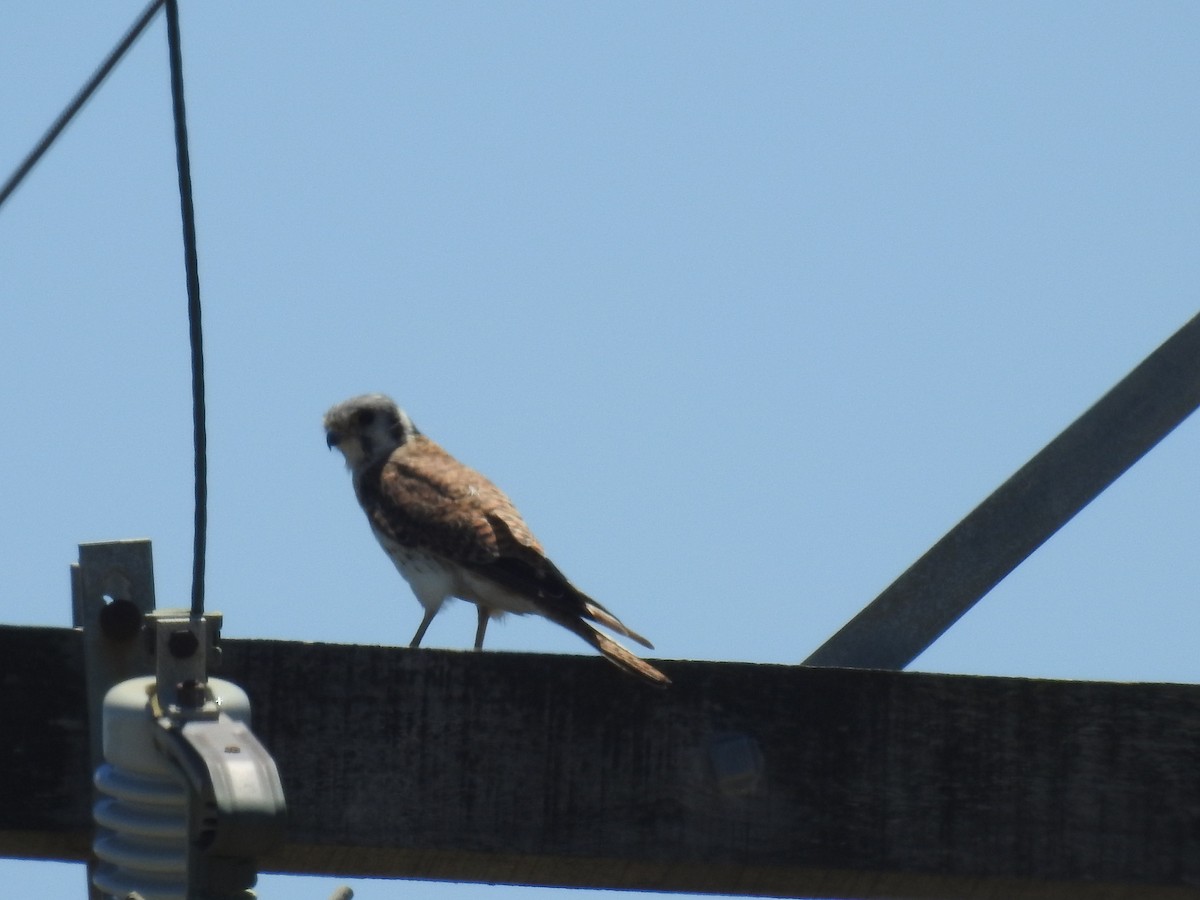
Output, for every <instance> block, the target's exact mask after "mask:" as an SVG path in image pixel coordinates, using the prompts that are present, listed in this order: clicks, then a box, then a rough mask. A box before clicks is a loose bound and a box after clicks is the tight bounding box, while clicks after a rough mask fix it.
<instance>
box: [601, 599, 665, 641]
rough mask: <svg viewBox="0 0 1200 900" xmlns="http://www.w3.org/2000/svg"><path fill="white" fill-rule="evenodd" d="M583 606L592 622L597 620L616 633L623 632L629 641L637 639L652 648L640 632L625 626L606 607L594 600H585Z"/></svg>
mask: <svg viewBox="0 0 1200 900" xmlns="http://www.w3.org/2000/svg"><path fill="white" fill-rule="evenodd" d="M583 608H584V610H585V612H584V615H586V616H587V617H588V618H589V619H591V620H592V621H593V622H599V623H600V624H601V625H603V626H604V627H605V628H607V629H608V630H609V631H615V632H616V633H617V634H623V635H625V637H627V638H629V639H630V640H631V641H637V642H638V643H639V644H641V645H642V646H643V647H646V648H648V649H650V650H653V649H654V645H653V644H652V643H650V642H649V641H648V640H646V639H645V638H644V637H642V636H641V635H640V634H638V633H637V632H636V631H634V630H633V629H632V628H629V627H628V626H626V624H625V623H624V622H622V621H621V620H620V619H618V618H617V617H616V616H614V615H613V614H612V613H610V612H609V611H608V610H607V609H605V608H604V607H603V606H601V605H600V604H599V603H597V602H596V601H595V600H587V601H585V602H584V604H583Z"/></svg>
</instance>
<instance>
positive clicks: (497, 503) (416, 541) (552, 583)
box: [325, 394, 670, 685]
mask: <svg viewBox="0 0 1200 900" xmlns="http://www.w3.org/2000/svg"><path fill="white" fill-rule="evenodd" d="M325 436H326V443H327V444H328V445H329V446H330V447H331V448H333V447H337V448H338V449H339V450H340V451H342V455H343V456H345V457H346V467H347V468H349V469H350V472H351V474H352V475H353V479H354V493H355V495H356V496H357V497H358V502H359V504H360V505H361V506H362V508H363V512H365V513H366V514H367V521H369V522H370V523H371V531H373V532H374V533H375V537H376V538H377V539H378V540H379V543H380V544H381V545H382V546H383V549H384V552H385V553H387V555H388V556H389V557H390V558H391V560H392V562H393V563H395V564H396V568H397V569H399V570H400V574H401V575H403V576H404V579H405V580H406V581H407V582H408V584H409V587H411V588H412V591H413V593H414V594H416V596H417V599H418V600H419V601H420V602H421V606H423V607H424V608H425V616H424V618H423V619H421V625H420V627H418V628H417V633H416V634H415V635H414V636H413V639H412V642H411V644H410V645H409V646H412V647H417V646H419V645H420V643H421V639H422V638H423V637H424V636H425V630H426V629H427V628H428V627H429V623H430V622H432V621H433V617H434V616H435V615H437V612H438V610H439V609H440V608H441V606H442V604H443V603H444V602H445V601H446V600H448V599H449V598H451V597H458V598H460V599H463V600H469V601H471V602H472V603H474V604H475V606H476V608H477V609H478V612H479V626H478V628H477V630H476V632H475V649H477V650H478V649H480V648H482V647H483V635H484V632H485V631H487V624H488V619H489V617H493V616H501V615H503V614H504V613H506V612H511V613H517V614H518V615H525V614H527V613H538V614H539V615H543V616H545V617H546V618H547V619H549V620H550V621H552V622H557V623H558V624H559V625H561V626H563V627H564V628H566V629H568V630H570V631H573V632H574V633H575V634H577V635H579V636H580V637H581V638H583V639H584V640H585V641H587V642H588V643H589V644H591V645H592V646H593V647H595V648H596V649H597V650H599V651H600V652H601V653H603V654H604V655H605V656H606V657H607V658H608V659H609V660H611V661H612V662H613V663H615V664H616V665H617V666H619V667H620V668H622V669H624V670H626V671H627V672H632V673H634V674H637V675H640V676H641V677H643V678H645V679H646V680H648V681H651V682H654V683H655V684H659V685H665V684H669V683H670V679H668V678H667V676H666V675H664V674H663V673H662V672H660V671H658V669H656V668H654V666H652V665H650V664H649V663H648V662H646V661H645V660H643V659H641V658H640V657H638V656H636V655H634V654H633V653H631V652H630V651H628V650H627V649H625V648H624V647H622V646H621V645H620V644H618V643H617V642H616V641H614V640H613V639H612V638H610V637H609V636H608V635H606V634H604V633H603V632H601V631H599V630H597V629H596V628H595V627H594V626H593V625H592V623H593V622H595V623H598V624H600V625H603V626H604V627H605V628H607V629H609V630H610V631H614V632H616V633H617V634H621V635H624V636H625V637H627V638H630V639H632V640H635V641H637V642H638V643H639V644H641V645H643V646H645V647H650V648H651V649H653V645H652V644H651V643H650V642H649V641H648V640H646V639H645V638H644V637H642V636H641V635H640V634H638V633H637V632H635V631H631V630H630V629H629V628H627V627H625V625H624V624H622V623H621V621H620V620H619V619H618V618H617V617H616V616H614V615H613V614H612V613H610V612H609V611H608V610H607V609H605V608H604V607H603V606H601V605H600V604H599V603H598V602H596V601H595V600H593V599H592V598H591V597H589V596H587V595H586V594H584V593H583V592H582V591H580V590H579V589H578V588H576V587H575V586H574V585H573V584H571V582H570V581H568V580H567V578H566V576H565V575H563V573H562V572H560V571H559V570H558V568H557V567H556V566H555V565H554V563H552V562H551V561H550V560H549V559H547V558H546V555H545V553H543V552H542V545H541V544H539V543H538V540H537V538H535V537H534V536H533V534H532V532H530V530H529V527H528V526H527V525H526V524H525V522H524V520H523V519H522V518H521V515H520V513H518V512H517V510H516V507H514V506H513V504H512V501H510V500H509V499H508V497H506V496H505V495H504V493H503V492H502V491H501V490H500V489H499V488H498V487H496V486H495V485H494V484H492V483H491V482H490V481H489V480H488V479H486V478H484V477H483V476H482V475H480V474H479V473H478V472H476V471H475V470H473V469H470V468H468V467H467V466H464V465H463V464H462V463H460V462H459V461H458V460H456V459H455V458H454V457H453V456H451V455H450V454H449V453H447V452H446V451H445V450H443V449H442V448H441V447H439V446H438V445H437V444H436V443H434V442H433V441H431V440H430V439H429V438H427V437H425V435H423V434H421V432H420V431H418V430H417V428H416V426H415V425H413V423H412V420H411V419H410V418H409V417H408V415H407V414H405V412H404V411H403V410H402V409H400V408H399V407H398V406H396V404H395V403H394V402H392V400H391V399H390V398H389V397H385V396H384V395H382V394H366V395H364V396H362V397H353V398H351V399H349V400H347V401H345V402H344V403H339V404H338V405H337V406H335V407H333V408H332V409H331V410H329V412H327V413H326V414H325Z"/></svg>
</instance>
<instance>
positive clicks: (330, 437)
mask: <svg viewBox="0 0 1200 900" xmlns="http://www.w3.org/2000/svg"><path fill="white" fill-rule="evenodd" d="M341 442H342V436H341V434H339V433H338V432H336V431H327V432H325V446H326V447H328V448H329V449H330V450H332V449H333V448H334V447H336V446H337V445H338V444H340V443H341Z"/></svg>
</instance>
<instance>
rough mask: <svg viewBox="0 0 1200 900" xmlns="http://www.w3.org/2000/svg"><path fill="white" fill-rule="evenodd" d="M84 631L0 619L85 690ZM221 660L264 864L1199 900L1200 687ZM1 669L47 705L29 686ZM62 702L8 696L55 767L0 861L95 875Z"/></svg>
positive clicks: (9, 809) (78, 700)
mask: <svg viewBox="0 0 1200 900" xmlns="http://www.w3.org/2000/svg"><path fill="white" fill-rule="evenodd" d="M17 632H26V634H24V635H22V636H20V637H15V636H14V635H15V633H17ZM72 634H73V633H72V632H56V631H55V630H52V629H14V628H0V652H4V653H5V654H7V653H8V652H9V651H10V648H11V647H12V646H13V645H16V644H21V645H23V646H24V647H25V648H26V656H25V659H26V660H28V659H29V657H30V654H33V655H35V656H40V655H41V654H40V653H39V652H38V650H37V647H39V646H43V645H44V647H45V650H44V652H45V653H47V654H49V656H50V658H51V660H52V662H53V663H54V667H53V668H52V669H51V671H55V672H56V673H57V677H58V678H59V679H66V680H67V681H68V682H70V683H72V684H73V683H74V682H76V681H78V680H79V677H80V673H79V665H80V659H81V654H79V653H78V652H74V653H72V652H71V651H70V647H69V645H70V644H71V643H72ZM75 639H76V642H77V636H76V638H75ZM224 647H225V665H224V666H223V667H222V669H221V671H220V673H219V674H220V675H221V676H222V677H225V678H230V679H231V680H234V681H237V682H239V683H240V684H242V685H243V686H244V687H246V688H247V690H248V691H249V693H250V695H251V698H252V700H253V703H254V716H255V722H254V727H255V731H256V733H257V734H258V735H259V737H260V738H261V739H262V740H263V741H264V742H265V744H266V746H267V747H268V748H269V749H270V750H271V752H272V753H273V754H274V755H275V758H276V761H277V762H278V764H279V768H280V772H281V774H282V777H283V781H284V786H285V789H286V791H287V798H288V805H289V814H290V828H289V842H288V845H287V846H286V847H285V849H284V850H283V851H282V852H281V853H280V854H279V855H278V856H277V857H276V858H272V859H270V860H266V861H265V862H264V869H266V870H272V871H282V872H310V873H331V874H342V875H379V876H391V877H419V878H440V879H454V880H467V881H472V880H476V881H492V882H514V883H528V884H559V885H578V886H595V887H612V888H641V889H657V890H680V891H711V892H722V893H742V894H760V895H774V896H813V897H861V898H872V897H880V898H882V897H914V898H916V897H945V898H950V897H955V898H976V897H979V898H982V897H998V896H1004V897H1014V898H1022V897H1026V898H1041V897H1060V896H1071V897H1085V898H1091V897H1095V898H1125V897H1128V898H1134V897H1136V898H1156V897H1162V898H1167V897H1171V898H1174V897H1180V898H1183V897H1190V898H1200V769H1198V768H1197V767H1196V766H1195V764H1194V759H1195V753H1196V750H1195V748H1196V747H1197V742H1198V741H1200V687H1197V686H1191V685H1143V684H1128V685H1127V684H1109V683H1078V682H1051V681H1036V680H1023V679H1002V678H975V677H961V676H940V675H925V674H914V673H897V672H881V671H865V670H836V669H824V668H820V669H817V668H812V669H806V668H800V667H783V666H765V665H750V664H741V663H702V662H670V661H668V662H666V663H664V664H663V665H662V667H663V669H664V670H665V671H666V672H667V674H668V675H670V676H671V677H672V679H674V681H675V684H674V685H673V686H672V687H671V688H670V689H668V690H666V691H659V690H652V689H649V688H647V687H645V686H644V685H642V684H640V683H638V682H636V681H634V680H632V679H629V678H627V677H624V676H623V675H622V674H621V673H620V672H619V671H616V670H615V669H613V668H612V667H610V666H608V665H607V664H606V663H605V662H604V661H602V660H599V659H595V658H589V657H575V656H548V655H535V654H510V653H470V652H463V653H457V652H450V651H435V650H417V651H411V650H407V649H394V648H383V647H366V646H336V645H322V644H299V643H283V642H272V641H235V640H228V641H226V642H225V645H224ZM53 648H57V649H53ZM5 659H6V661H8V660H11V657H9V656H7V655H6V656H5ZM5 677H6V679H8V681H9V682H11V683H13V684H16V683H18V682H19V683H20V685H23V686H24V687H25V689H34V688H32V687H31V686H34V685H37V684H40V685H41V688H40V689H41V690H42V691H43V692H46V691H47V690H48V682H47V680H46V679H45V678H39V679H35V678H34V676H33V673H28V672H21V671H19V670H17V671H14V670H13V669H10V668H7V667H6V676H5ZM53 693H55V694H56V695H57V696H59V698H60V699H59V701H58V702H59V704H60V705H59V707H56V708H55V709H53V710H47V711H46V712H47V715H45V716H43V715H42V714H40V713H36V712H35V710H36V707H33V706H32V705H28V704H27V705H26V707H25V708H24V710H23V711H20V710H14V709H13V708H12V707H13V706H14V700H13V694H12V692H10V691H9V690H6V691H5V692H4V694H3V700H0V703H3V704H4V708H5V713H4V716H5V718H4V721H5V722H11V721H13V719H12V716H13V715H16V716H17V717H18V718H21V717H23V721H24V722H25V729H26V734H27V736H28V737H29V739H30V740H34V739H35V734H34V733H35V732H39V730H40V733H41V734H42V735H43V736H42V737H36V740H37V741H38V747H40V748H41V753H40V755H34V754H31V753H30V752H28V751H26V752H24V753H23V754H22V755H21V756H20V757H19V758H16V757H14V756H13V754H14V749H13V746H12V745H11V744H10V743H8V742H6V745H5V746H4V748H3V749H2V750H0V754H3V756H4V757H6V758H3V759H0V772H3V773H5V774H4V775H2V776H0V777H3V778H5V779H6V780H5V781H4V782H0V789H2V790H3V791H4V796H5V797H6V798H14V799H15V802H9V803H5V804H4V805H3V812H2V813H0V831H3V833H2V834H0V852H3V853H12V852H14V847H15V846H16V845H15V844H14V843H12V842H11V839H10V837H9V836H10V835H12V834H13V833H16V832H20V833H21V834H25V835H30V834H33V835H40V836H41V837H40V841H41V843H40V845H39V846H41V848H42V852H40V854H39V855H47V856H54V857H56V858H67V859H78V858H80V856H79V855H78V847H79V842H78V835H79V834H81V833H84V832H86V829H87V827H88V826H87V821H86V804H83V803H80V802H78V800H77V797H76V793H75V792H80V793H83V792H85V790H86V777H85V773H83V772H82V770H83V769H84V768H85V767H86V762H85V760H86V737H85V735H82V734H79V733H78V722H79V719H78V714H75V717H74V718H72V716H71V715H70V714H69V709H68V708H69V707H70V706H71V703H75V704H78V705H79V706H80V707H81V706H82V703H83V694H82V690H81V688H71V689H70V690H67V691H62V690H61V689H59V690H57V691H53ZM64 697H70V698H73V700H71V701H70V702H67V701H66V700H64V699H62V698H64ZM64 703H65V704H66V706H65V707H64V706H63V704H64ZM50 712H53V715H49V713H50ZM64 722H74V723H75V724H74V725H73V726H71V727H65V726H64V725H63V723H64ZM68 735H72V737H70V739H69V740H68V739H67V738H68ZM52 747H56V749H54V750H53V751H51V750H50V749H48V748H52ZM14 767H19V768H23V769H25V770H26V771H27V772H31V770H33V769H36V770H38V771H37V773H36V774H29V775H28V776H27V777H19V776H14V775H13V774H12V773H13V771H14ZM46 797H55V798H58V801H57V802H58V803H59V807H60V808H59V809H58V811H57V812H54V813H52V812H51V811H50V810H49V808H48V807H47V805H46V804H44V803H42V802H41V798H46ZM27 840H28V839H27ZM51 847H53V848H56V849H55V850H54V852H45V851H46V848H51ZM18 852H21V851H18Z"/></svg>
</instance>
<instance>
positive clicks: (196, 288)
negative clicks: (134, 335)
mask: <svg viewBox="0 0 1200 900" xmlns="http://www.w3.org/2000/svg"><path fill="white" fill-rule="evenodd" d="M165 2H166V5H167V49H168V51H169V53H170V57H171V108H172V110H173V112H174V116H175V160H176V163H177V165H178V168H179V208H180V213H181V215H182V217H183V264H184V269H185V270H186V272H187V297H188V334H189V336H190V338H191V345H192V426H193V434H194V443H195V447H196V520H195V542H194V544H193V550H192V615H193V616H201V615H203V614H204V552H205V541H206V532H207V530H208V450H207V438H206V435H205V429H204V344H203V333H202V331H201V328H200V265H199V262H198V259H197V255H196V215H195V210H194V209H193V207H192V171H191V163H190V161H189V158H188V138H187V115H186V113H185V110H184V106H183V53H182V51H181V49H180V44H179V3H178V0H165Z"/></svg>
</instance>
